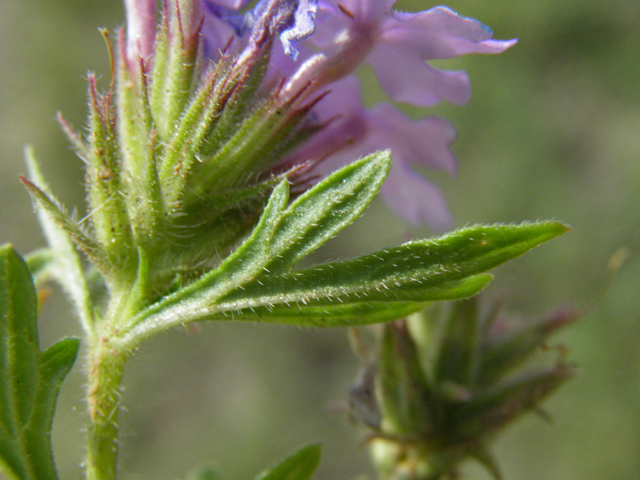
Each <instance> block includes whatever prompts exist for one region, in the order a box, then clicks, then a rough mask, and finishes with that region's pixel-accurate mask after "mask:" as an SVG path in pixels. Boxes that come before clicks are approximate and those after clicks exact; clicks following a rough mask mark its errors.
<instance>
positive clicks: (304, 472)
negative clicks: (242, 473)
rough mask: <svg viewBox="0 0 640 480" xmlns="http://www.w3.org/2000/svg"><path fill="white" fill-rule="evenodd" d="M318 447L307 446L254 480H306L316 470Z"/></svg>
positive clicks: (319, 449)
mask: <svg viewBox="0 0 640 480" xmlns="http://www.w3.org/2000/svg"><path fill="white" fill-rule="evenodd" d="M320 453H321V448H320V445H308V446H306V447H303V448H301V449H300V450H298V451H297V452H296V453H294V454H293V455H291V456H289V457H287V458H285V459H284V460H283V461H282V462H280V463H279V464H277V465H276V466H274V467H271V468H270V469H268V470H266V471H264V472H262V473H261V474H260V475H258V476H257V477H256V480H307V479H309V478H311V475H313V473H314V472H315V471H316V469H317V468H318V463H319V462H320Z"/></svg>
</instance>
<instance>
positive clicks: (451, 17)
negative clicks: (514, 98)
mask: <svg viewBox="0 0 640 480" xmlns="http://www.w3.org/2000/svg"><path fill="white" fill-rule="evenodd" d="M394 3H395V0H375V1H373V0H340V3H338V2H335V1H330V0H325V1H323V2H321V3H320V13H319V15H318V25H317V28H316V33H315V34H314V35H313V37H311V38H310V39H309V40H308V42H307V43H310V44H312V45H313V47H315V49H316V51H315V52H312V53H309V54H308V55H307V56H306V61H305V62H304V63H303V65H302V66H300V67H299V68H298V69H297V70H295V73H293V75H290V77H289V78H290V79H289V81H288V83H287V85H286V86H285V89H284V95H285V97H286V98H288V97H287V95H288V96H294V95H298V92H300V91H302V90H304V89H306V92H307V95H309V94H310V93H311V92H312V91H313V89H309V88H308V86H309V85H313V86H314V87H315V89H316V90H317V89H320V88H323V87H326V88H329V89H330V90H331V93H330V94H329V95H327V97H326V98H324V99H323V100H322V101H321V102H320V103H319V104H318V106H317V107H316V108H315V110H314V111H315V112H316V115H317V116H318V118H319V119H320V120H321V121H322V122H324V123H325V127H324V130H323V131H322V132H320V133H319V134H317V136H316V137H315V138H313V139H311V140H310V141H309V142H308V143H307V144H306V145H304V146H303V147H301V148H300V149H299V150H298V151H297V152H295V153H294V155H293V156H292V158H290V159H289V161H291V162H292V163H293V162H294V160H295V161H298V162H300V161H304V160H309V159H316V160H317V159H324V160H323V163H324V164H325V167H321V168H320V169H321V170H326V165H331V166H339V165H340V164H344V163H346V162H348V161H349V160H350V159H353V158H355V157H357V156H363V155H366V154H369V153H372V152H374V151H376V150H380V149H386V148H390V149H391V150H392V151H393V159H394V163H393V166H392V169H391V172H390V174H389V176H388V178H387V181H386V182H385V184H384V185H383V187H382V194H383V196H384V197H385V200H386V201H387V203H388V204H389V206H390V207H391V208H392V209H393V210H394V211H395V212H396V213H398V214H399V215H400V216H402V217H404V218H405V219H407V220H409V221H410V222H411V223H413V224H416V225H417V224H421V223H426V224H427V225H429V226H430V227H431V228H433V229H436V230H444V229H446V228H448V227H450V226H451V222H452V220H451V216H450V214H449V211H448V209H447V206H446V203H445V201H444V198H443V196H442V193H441V192H440V190H439V189H438V188H437V187H435V186H434V185H433V184H431V183H430V182H428V181H427V180H426V179H425V178H424V177H423V176H422V175H419V174H418V173H417V172H416V171H415V170H414V168H413V167H414V166H420V167H424V168H427V169H439V170H444V171H446V172H448V173H449V174H454V173H455V170H456V165H455V159H454V157H453V154H452V153H451V150H450V149H449V146H450V144H451V143H452V142H453V141H454V140H455V131H454V129H453V127H452V126H451V125H450V124H449V123H448V122H446V121H445V120H443V119H439V118H434V117H427V118H424V119H422V120H420V121H418V122H413V121H411V120H410V119H408V118H407V117H406V116H404V115H403V114H401V113H400V112H398V111H397V110H396V109H394V108H393V107H392V106H390V105H385V104H382V105H378V106H376V107H375V108H374V109H373V110H371V111H366V110H365V109H364V108H363V107H362V106H361V104H360V100H359V94H358V92H357V90H356V89H355V86H354V85H353V82H349V84H350V86H347V83H345V82H344V81H340V82H338V83H336V81H337V80H339V79H340V78H343V77H345V76H346V75H349V74H351V73H352V72H353V71H355V70H356V68H357V67H358V66H359V65H361V64H362V63H363V62H368V63H370V64H371V65H372V67H373V68H374V69H375V71H376V74H377V76H378V79H379V81H380V84H381V86H382V88H383V89H384V91H385V92H386V93H387V94H388V95H389V97H390V98H391V99H392V100H394V101H398V102H406V103H411V104H413V105H417V106H423V107H428V106H432V105H435V104H436V103H438V102H440V101H441V100H447V101H450V102H452V103H455V104H464V103H466V102H467V101H468V100H469V98H470V94H471V91H470V86H469V78H468V76H467V74H466V73H465V72H463V71H446V70H439V69H436V68H434V67H432V66H430V65H429V64H428V63H426V61H428V60H436V59H446V58H451V57H455V56H459V55H465V54H469V53H499V52H502V51H504V50H505V49H507V48H509V47H511V46H512V45H514V44H515V42H516V41H515V40H510V41H498V40H492V39H491V36H492V33H491V30H489V29H488V28H487V27H485V26H484V25H482V24H481V23H479V22H477V21H475V20H472V19H469V18H465V17H462V16H460V15H458V14H456V13H455V12H453V11H452V10H450V9H448V8H446V7H436V8H432V9H430V10H427V11H425V12H420V13H415V14H410V13H398V12H394V11H392V10H391V8H392V6H393V4H394ZM285 61H286V60H282V59H281V62H283V63H284V62H285ZM281 70H282V71H285V72H287V71H291V70H292V68H291V66H290V65H286V64H284V65H282V67H281Z"/></svg>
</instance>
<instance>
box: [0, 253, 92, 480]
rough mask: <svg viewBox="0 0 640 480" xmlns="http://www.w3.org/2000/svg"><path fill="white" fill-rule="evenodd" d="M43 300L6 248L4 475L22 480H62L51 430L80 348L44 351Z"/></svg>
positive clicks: (0, 364)
mask: <svg viewBox="0 0 640 480" xmlns="http://www.w3.org/2000/svg"><path fill="white" fill-rule="evenodd" d="M36 312H37V298H36V292H35V289H34V287H33V282H32V280H31V276H30V274H29V270H28V268H27V265H26V263H25V262H24V260H23V259H22V258H21V257H20V256H19V255H18V254H17V253H16V252H15V251H14V250H13V248H12V247H11V246H4V247H0V345H3V348H2V349H0V470H2V471H3V472H5V473H7V474H8V475H10V476H11V477H12V478H15V479H18V480H56V479H57V474H56V471H55V464H54V460H53V454H52V451H51V434H50V432H51V426H52V423H53V414H54V409H55V404H56V399H57V397H58V392H59V389H60V385H61V384H62V381H63V380H64V378H65V376H66V375H67V373H68V372H69V370H70V369H71V367H72V366H73V363H74V362H75V359H76V356H77V353H78V348H79V346H80V342H79V340H78V339H75V338H67V339H64V340H61V341H59V342H57V343H56V344H54V345H52V346H51V347H49V348H48V349H46V350H45V351H44V352H43V351H41V350H40V348H39V346H38V331H37V314H36Z"/></svg>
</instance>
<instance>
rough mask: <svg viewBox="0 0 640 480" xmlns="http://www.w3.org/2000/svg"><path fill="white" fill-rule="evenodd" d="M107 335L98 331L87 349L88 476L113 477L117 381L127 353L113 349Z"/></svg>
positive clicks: (93, 479)
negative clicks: (98, 333) (95, 338)
mask: <svg viewBox="0 0 640 480" xmlns="http://www.w3.org/2000/svg"><path fill="white" fill-rule="evenodd" d="M111 338H113V337H112V336H110V335H107V334H103V335H100V336H99V337H97V340H96V341H95V343H94V344H93V345H91V347H90V351H89V388H88V392H87V403H88V407H89V417H90V421H91V423H90V426H89V431H88V452H87V479H88V480H115V478H116V464H117V454H118V410H119V409H120V384H121V381H122V371H123V368H124V364H125V362H126V360H127V357H128V355H127V354H126V353H122V352H119V351H117V350H115V349H114V348H113V347H112V346H111V342H110V339H111Z"/></svg>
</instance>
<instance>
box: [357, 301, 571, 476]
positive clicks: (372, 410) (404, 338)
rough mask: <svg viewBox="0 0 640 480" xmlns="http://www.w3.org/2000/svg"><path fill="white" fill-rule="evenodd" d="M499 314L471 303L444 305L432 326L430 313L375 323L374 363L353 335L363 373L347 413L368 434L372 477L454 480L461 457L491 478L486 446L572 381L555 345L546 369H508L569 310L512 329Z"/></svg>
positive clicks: (493, 467) (564, 320)
mask: <svg viewBox="0 0 640 480" xmlns="http://www.w3.org/2000/svg"><path fill="white" fill-rule="evenodd" d="M499 307H500V305H499V303H498V302H496V304H495V305H494V307H493V308H491V309H490V310H489V311H488V312H486V313H481V312H480V309H479V307H478V301H477V297H475V298H472V299H468V300H463V301H459V302H455V303H452V304H451V308H450V311H449V312H448V313H447V315H444V316H443V315H440V316H441V317H443V318H440V319H438V318H431V317H434V316H437V315H434V312H431V313H432V315H431V316H430V315H429V313H422V314H418V315H414V316H412V317H410V318H409V319H408V320H403V321H400V322H396V323H390V324H385V325H384V326H383V327H382V334H381V338H380V341H379V347H378V351H377V353H376V355H375V358H374V355H372V354H371V348H370V347H368V346H367V344H366V343H365V341H364V339H363V336H362V333H359V332H354V333H355V335H354V336H352V338H353V339H354V341H355V343H356V350H357V351H358V352H360V355H361V356H362V357H363V359H364V362H365V373H363V375H362V378H361V381H360V382H359V384H358V385H357V386H356V387H354V389H353V390H352V392H351V398H350V400H351V402H350V403H351V407H352V416H353V417H354V418H355V419H356V420H358V421H359V422H361V423H364V424H366V425H367V426H368V427H369V428H370V429H371V430H372V432H373V433H372V435H371V437H370V439H369V445H370V448H371V453H372V456H373V460H374V463H375V465H376V467H377V469H378V471H379V473H380V475H381V478H382V479H388V480H438V479H444V478H447V479H454V478H458V477H457V472H458V467H459V464H460V463H461V462H462V461H463V460H466V459H468V458H474V459H476V460H478V461H479V462H481V463H482V464H483V465H484V466H485V467H486V468H487V469H488V470H489V472H490V473H491V474H492V475H493V477H494V478H496V479H498V480H499V479H501V478H502V477H501V475H500V473H499V470H498V467H497V464H496V462H495V460H494V458H493V456H492V455H491V453H490V452H489V449H488V447H489V444H490V441H491V440H492V439H493V438H494V437H495V436H496V434H497V433H499V432H500V431H502V430H503V429H504V427H505V426H507V425H508V424H510V423H511V422H512V421H514V420H515V419H517V418H519V417H520V416H521V415H522V414H524V413H526V412H528V411H532V410H533V411H537V412H541V410H540V405H541V403H542V401H543V400H544V399H545V398H546V397H547V395H549V394H550V393H552V392H553V391H555V390H556V389H557V388H558V387H559V386H560V385H562V384H563V383H564V382H565V381H566V380H568V379H569V378H571V377H572V376H573V375H574V370H573V368H571V366H570V365H568V364H567V363H565V361H564V354H565V352H564V350H563V349H562V348H559V349H558V351H559V352H560V354H559V358H558V359H557V360H556V361H555V363H553V364H552V365H550V366H548V367H545V368H541V369H538V370H535V369H534V370H532V371H524V372H520V371H518V370H519V369H518V367H520V366H521V365H522V364H523V363H525V362H526V361H527V360H529V359H530V358H531V357H532V356H534V354H535V353H536V352H538V351H540V350H541V349H542V347H544V346H545V343H544V342H545V340H546V339H547V338H548V337H549V335H551V334H552V333H554V332H555V331H556V330H557V329H558V328H560V327H562V326H565V325H567V324H570V323H572V322H573V321H575V320H577V318H578V315H577V313H576V312H574V311H571V310H561V311H558V312H556V313H555V314H553V315H551V316H549V317H548V318H544V319H542V320H538V321H534V322H530V323H525V322H522V323H519V324H515V323H513V322H507V321H506V320H505V319H504V317H503V316H502V314H501V313H500V308H499ZM431 352H434V353H433V354H431Z"/></svg>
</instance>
